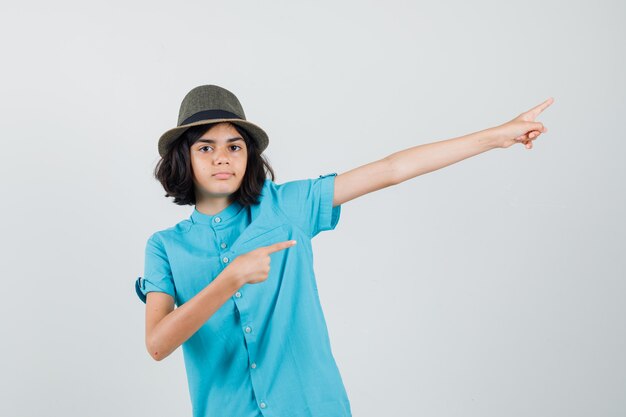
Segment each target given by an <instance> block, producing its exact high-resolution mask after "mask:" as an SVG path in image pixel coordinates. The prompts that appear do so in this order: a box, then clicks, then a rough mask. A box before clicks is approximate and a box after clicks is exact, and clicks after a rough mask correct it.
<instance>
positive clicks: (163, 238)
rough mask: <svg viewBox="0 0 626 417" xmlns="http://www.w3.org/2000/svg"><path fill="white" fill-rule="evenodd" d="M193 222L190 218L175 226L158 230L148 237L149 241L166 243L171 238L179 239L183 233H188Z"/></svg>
mask: <svg viewBox="0 0 626 417" xmlns="http://www.w3.org/2000/svg"><path fill="white" fill-rule="evenodd" d="M192 224H193V222H192V221H191V220H190V219H185V220H181V221H180V222H178V223H176V224H175V225H174V226H170V227H168V228H165V229H161V230H157V231H156V232H154V233H152V234H151V235H150V236H149V237H148V241H152V242H155V243H165V242H168V241H171V240H176V239H178V238H179V237H180V236H181V235H184V234H185V233H187V232H188V231H189V230H190V229H191V226H192Z"/></svg>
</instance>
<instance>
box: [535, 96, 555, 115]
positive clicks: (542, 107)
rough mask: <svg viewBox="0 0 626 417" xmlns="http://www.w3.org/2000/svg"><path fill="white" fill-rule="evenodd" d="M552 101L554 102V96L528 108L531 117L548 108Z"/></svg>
mask: <svg viewBox="0 0 626 417" xmlns="http://www.w3.org/2000/svg"><path fill="white" fill-rule="evenodd" d="M552 103H554V98H553V97H550V98H549V99H547V100H546V101H544V102H543V103H541V104H539V105H538V106H535V107H533V108H532V109H530V110H529V113H530V114H531V115H532V117H533V119H534V118H535V117H537V116H538V115H539V114H540V113H541V112H542V111H544V110H545V109H547V108H548V106H550V105H551V104H552Z"/></svg>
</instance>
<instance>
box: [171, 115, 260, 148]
mask: <svg viewBox="0 0 626 417" xmlns="http://www.w3.org/2000/svg"><path fill="white" fill-rule="evenodd" d="M222 122H230V123H232V124H234V125H237V126H240V127H242V128H244V129H245V130H246V132H247V133H248V134H249V135H250V136H252V139H253V140H255V141H256V143H257V146H258V147H259V153H261V152H263V151H264V150H265V148H267V145H268V144H269V138H268V137H267V133H265V131H264V130H263V129H261V128H260V127H259V126H257V125H255V124H254V123H252V122H249V121H247V120H243V119H207V120H198V121H197V122H193V123H188V124H185V125H181V126H177V127H175V128H173V129H170V130H168V131H166V132H165V133H163V134H162V135H161V137H160V138H159V155H161V156H162V157H165V155H166V154H167V151H168V149H169V147H170V145H171V144H172V143H173V142H174V141H175V140H176V139H178V138H179V137H180V136H181V135H182V134H183V133H184V132H185V130H187V129H189V128H190V127H193V126H200V125H212V124H216V123H222Z"/></svg>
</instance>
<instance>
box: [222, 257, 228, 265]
mask: <svg viewBox="0 0 626 417" xmlns="http://www.w3.org/2000/svg"><path fill="white" fill-rule="evenodd" d="M222 261H224V263H225V264H227V263H228V258H227V257H225V256H224V257H223V258H222Z"/></svg>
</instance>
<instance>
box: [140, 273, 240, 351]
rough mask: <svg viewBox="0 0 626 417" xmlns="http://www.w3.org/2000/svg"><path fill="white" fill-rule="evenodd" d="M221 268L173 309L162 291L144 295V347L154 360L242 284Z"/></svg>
mask: <svg viewBox="0 0 626 417" xmlns="http://www.w3.org/2000/svg"><path fill="white" fill-rule="evenodd" d="M232 272H233V271H232V270H229V268H226V269H224V270H223V271H222V272H221V273H220V274H219V275H218V276H217V277H216V278H215V279H214V280H213V281H212V282H211V283H210V284H209V285H207V286H206V287H204V288H203V289H202V291H200V292H199V293H198V294H196V295H195V296H194V297H192V298H191V299H190V300H189V301H187V302H186V303H184V304H183V305H181V306H180V307H178V308H176V309H174V299H173V298H172V296H171V295H169V294H166V293H164V292H149V293H148V294H147V296H146V348H147V349H148V352H149V353H150V356H152V358H154V360H157V361H160V360H161V359H163V358H165V357H167V356H169V354H170V353H172V352H173V351H175V350H176V348H178V347H179V346H180V345H182V344H183V343H184V342H185V341H186V340H187V339H189V338H190V337H191V336H192V335H193V334H194V333H195V332H197V331H198V329H199V328H200V327H202V325H203V324H204V323H205V322H206V321H207V320H208V319H209V318H211V316H212V315H213V314H214V313H215V312H216V311H217V310H218V309H219V308H220V307H221V306H222V305H223V304H224V303H225V302H226V300H228V299H229V298H230V297H232V296H233V294H234V293H235V292H237V290H238V289H239V288H241V286H242V285H243V282H242V281H241V280H240V279H239V278H238V276H237V274H233V273H232Z"/></svg>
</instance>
